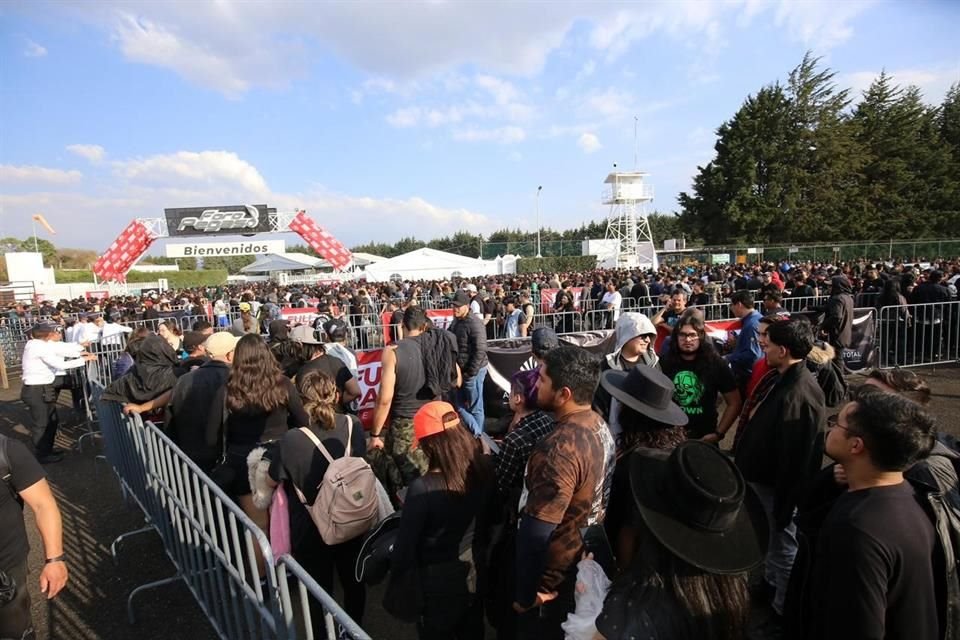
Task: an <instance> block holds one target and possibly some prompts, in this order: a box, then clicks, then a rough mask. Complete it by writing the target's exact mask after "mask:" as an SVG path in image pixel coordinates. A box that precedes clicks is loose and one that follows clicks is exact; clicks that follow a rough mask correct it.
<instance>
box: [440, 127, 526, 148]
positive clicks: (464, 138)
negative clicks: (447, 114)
mask: <svg viewBox="0 0 960 640" xmlns="http://www.w3.org/2000/svg"><path fill="white" fill-rule="evenodd" d="M526 137H527V132H526V131H524V130H523V129H521V128H520V127H514V126H509V127H497V128H495V129H476V128H469V129H459V130H456V131H454V132H453V139H454V140H459V141H461V142H497V143H499V144H514V143H517V142H523V141H524V140H525V139H526Z"/></svg>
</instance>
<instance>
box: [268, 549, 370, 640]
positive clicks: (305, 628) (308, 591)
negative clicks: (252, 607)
mask: <svg viewBox="0 0 960 640" xmlns="http://www.w3.org/2000/svg"><path fill="white" fill-rule="evenodd" d="M276 569H277V584H278V585H279V587H280V607H281V609H282V610H283V613H284V620H283V621H284V624H285V625H286V630H287V635H288V637H290V638H295V637H300V634H301V633H302V636H303V638H305V639H306V640H314V637H315V636H314V628H315V627H316V626H317V624H315V623H314V621H313V612H312V611H311V610H310V609H311V607H310V605H311V604H312V603H313V602H315V603H317V604H318V605H319V606H321V607H322V608H323V613H324V615H323V627H324V631H325V632H326V637H327V638H338V639H339V638H342V637H344V635H346V636H348V637H350V638H353V640H370V636H369V635H368V634H367V632H366V631H364V630H363V629H361V628H360V625H358V624H357V623H356V622H354V621H353V620H352V619H350V618H349V617H346V616H336V615H335V614H334V612H336V611H341V608H340V605H338V604H337V602H336V601H335V600H334V599H333V598H332V597H331V596H330V594H329V593H327V592H326V591H324V590H323V589H322V588H321V587H320V585H319V584H317V581H316V580H314V579H313V577H311V576H310V574H309V573H307V572H306V570H304V568H303V567H302V566H301V565H300V564H299V563H298V562H297V561H296V560H294V559H293V558H292V557H290V556H288V555H283V556H280V557H279V558H278V559H277V565H276ZM291 582H296V591H295V592H292V590H291V588H290V583H291ZM293 596H296V600H294V597H293ZM298 611H299V612H300V617H299V619H298V618H297V617H296V613H297V612H298ZM299 621H302V628H301V627H300V623H299ZM338 627H340V628H339V629H338ZM341 632H342V633H341Z"/></svg>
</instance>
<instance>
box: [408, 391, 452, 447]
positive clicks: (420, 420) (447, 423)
mask: <svg viewBox="0 0 960 640" xmlns="http://www.w3.org/2000/svg"><path fill="white" fill-rule="evenodd" d="M459 426H460V416H459V414H457V410H456V409H454V408H453V405H451V404H450V403H449V402H441V401H439V400H435V401H433V402H428V403H427V404H425V405H423V406H422V407H420V410H419V411H417V413H416V415H414V416H413V437H414V438H415V439H416V440H422V439H423V438H429V437H430V436H433V435H436V434H438V433H440V432H441V431H444V430H446V429H452V428H454V427H459Z"/></svg>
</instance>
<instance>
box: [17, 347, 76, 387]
mask: <svg viewBox="0 0 960 640" xmlns="http://www.w3.org/2000/svg"><path fill="white" fill-rule="evenodd" d="M69 347H71V345H65V344H63V343H62V342H60V343H58V342H49V341H47V340H36V339H34V340H29V341H28V342H27V346H25V347H24V348H23V376H22V377H23V384H25V385H39V384H53V380H54V378H56V377H57V375H58V374H62V373H63V372H64V371H66V370H67V369H75V368H77V367H82V366H83V365H84V364H86V360H84V359H83V358H72V359H69V360H66V359H64V356H62V355H58V354H60V353H64V352H65V349H67V348H69Z"/></svg>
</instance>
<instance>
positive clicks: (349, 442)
mask: <svg viewBox="0 0 960 640" xmlns="http://www.w3.org/2000/svg"><path fill="white" fill-rule="evenodd" d="M345 417H346V419H347V453H346V454H345V456H346V457H347V458H349V457H351V456H352V455H353V417H352V416H345Z"/></svg>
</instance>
